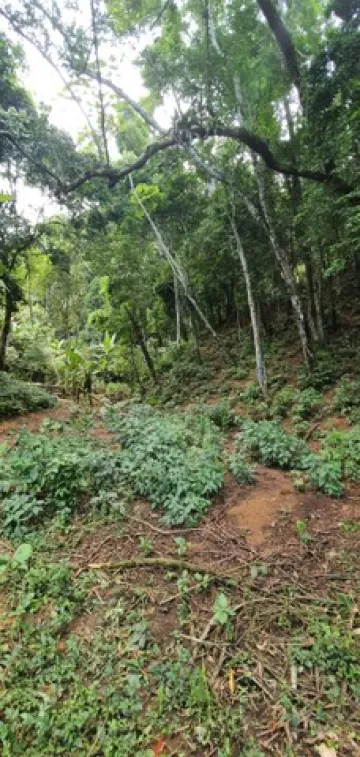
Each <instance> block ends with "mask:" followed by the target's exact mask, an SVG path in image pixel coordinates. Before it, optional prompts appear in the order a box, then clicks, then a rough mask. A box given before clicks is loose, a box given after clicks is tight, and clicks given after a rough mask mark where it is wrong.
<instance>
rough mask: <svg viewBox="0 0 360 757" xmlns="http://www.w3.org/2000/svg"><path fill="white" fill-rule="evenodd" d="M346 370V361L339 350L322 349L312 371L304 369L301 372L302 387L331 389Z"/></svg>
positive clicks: (300, 382) (321, 389)
mask: <svg viewBox="0 0 360 757" xmlns="http://www.w3.org/2000/svg"><path fill="white" fill-rule="evenodd" d="M343 372H344V363H343V360H342V355H341V352H340V351H339V350H334V351H330V350H321V351H319V352H317V353H316V363H315V366H314V368H313V370H312V372H311V373H307V372H306V371H304V370H303V369H302V370H301V371H300V373H299V384H300V388H301V389H308V388H310V387H312V388H314V389H317V390H319V391H324V390H326V389H331V387H332V386H334V384H335V383H336V381H337V380H338V379H339V378H340V377H341V375H342V374H343Z"/></svg>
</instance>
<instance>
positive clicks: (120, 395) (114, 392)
mask: <svg viewBox="0 0 360 757" xmlns="http://www.w3.org/2000/svg"><path fill="white" fill-rule="evenodd" d="M105 395H106V397H108V398H109V399H111V400H115V401H116V402H120V400H123V399H127V398H128V397H131V388H130V386H129V384H126V383H125V382H123V381H110V382H109V383H107V384H105Z"/></svg>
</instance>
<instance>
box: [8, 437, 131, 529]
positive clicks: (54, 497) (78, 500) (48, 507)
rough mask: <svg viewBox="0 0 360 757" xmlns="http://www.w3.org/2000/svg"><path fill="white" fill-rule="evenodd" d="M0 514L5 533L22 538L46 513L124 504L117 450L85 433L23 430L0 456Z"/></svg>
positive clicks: (67, 512)
mask: <svg viewBox="0 0 360 757" xmlns="http://www.w3.org/2000/svg"><path fill="white" fill-rule="evenodd" d="M0 472H1V473H0V477H1V483H0V497H1V501H0V514H1V523H2V529H3V532H4V533H5V534H9V535H12V536H16V537H20V536H21V535H22V534H24V533H26V532H27V531H29V530H31V529H32V528H35V527H38V526H39V525H40V524H41V523H43V521H44V519H45V518H47V517H53V516H55V515H59V514H61V515H63V516H64V517H68V516H69V515H70V514H71V513H72V512H74V510H75V509H76V508H77V507H80V506H81V505H82V504H83V503H84V502H86V504H87V505H89V504H90V505H93V506H94V507H110V506H111V507H112V508H115V509H116V508H117V507H119V506H120V507H122V506H123V497H124V496H125V495H124V487H123V477H122V474H121V470H120V463H119V458H118V455H117V453H115V452H113V451H111V450H108V449H103V448H102V449H101V448H98V447H97V446H96V445H95V444H94V443H93V442H90V441H88V440H87V439H86V438H82V437H76V436H72V435H70V434H69V435H60V436H58V437H56V436H46V435H45V434H30V433H28V432H27V431H24V432H22V433H21V434H20V436H19V437H18V439H17V441H16V444H15V446H14V447H13V448H11V449H9V450H7V451H6V450H5V452H4V454H3V456H2V458H1V459H0Z"/></svg>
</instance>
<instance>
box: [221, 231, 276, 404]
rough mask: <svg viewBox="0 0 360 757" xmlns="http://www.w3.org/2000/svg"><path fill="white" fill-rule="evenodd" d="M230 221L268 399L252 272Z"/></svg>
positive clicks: (262, 385)
mask: <svg viewBox="0 0 360 757" xmlns="http://www.w3.org/2000/svg"><path fill="white" fill-rule="evenodd" d="M230 222H231V228H232V231H233V234H234V237H235V242H236V250H237V253H238V256H239V260H240V263H241V266H242V270H243V274H244V279H245V285H246V294H247V300H248V304H249V310H250V319H251V327H252V333H253V340H254V348H255V359H256V375H257V379H258V382H259V386H260V389H261V392H262V395H263V397H264V399H265V400H266V399H267V378H266V368H265V361H264V355H263V349H262V343H261V334H260V323H259V318H258V313H257V310H256V303H255V297H254V292H253V288H252V283H251V276H250V272H249V268H248V263H247V258H246V255H245V250H244V248H243V245H242V241H241V239H240V235H239V232H238V229H237V226H236V223H235V220H234V218H233V217H230Z"/></svg>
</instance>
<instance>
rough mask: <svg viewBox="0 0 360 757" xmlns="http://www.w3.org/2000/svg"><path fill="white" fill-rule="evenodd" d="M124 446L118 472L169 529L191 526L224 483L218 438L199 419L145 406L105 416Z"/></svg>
mask: <svg viewBox="0 0 360 757" xmlns="http://www.w3.org/2000/svg"><path fill="white" fill-rule="evenodd" d="M106 420H107V423H108V425H109V427H110V429H111V430H112V431H113V432H114V433H115V434H116V436H117V437H118V438H119V439H120V440H121V442H122V444H123V450H122V452H121V470H122V472H123V474H124V475H125V476H126V478H127V480H128V481H129V483H130V484H131V486H132V487H133V488H134V490H135V493H136V494H137V495H139V496H143V497H148V498H149V499H150V501H151V503H152V506H153V507H154V508H159V509H161V510H162V511H163V512H164V517H163V521H164V522H165V523H167V524H169V525H175V524H182V523H187V524H190V525H192V524H195V523H197V522H198V521H199V520H200V518H201V516H202V514H203V512H204V511H205V510H207V508H208V507H209V497H210V496H211V495H212V494H215V492H217V491H218V490H219V489H220V487H221V485H222V483H223V466H222V464H221V462H220V446H219V439H218V434H217V433H216V430H215V429H214V426H213V424H212V423H211V422H210V421H209V419H208V418H206V417H204V416H197V415H195V414H192V413H191V414H189V416H181V415H167V416H163V415H161V413H159V412H157V411H155V410H153V409H152V408H150V407H149V406H146V405H138V406H136V405H135V406H133V408H132V409H131V411H130V412H128V413H127V414H125V413H123V414H122V413H121V412H119V409H116V408H112V409H111V410H110V411H109V412H108V413H107V416H106Z"/></svg>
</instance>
